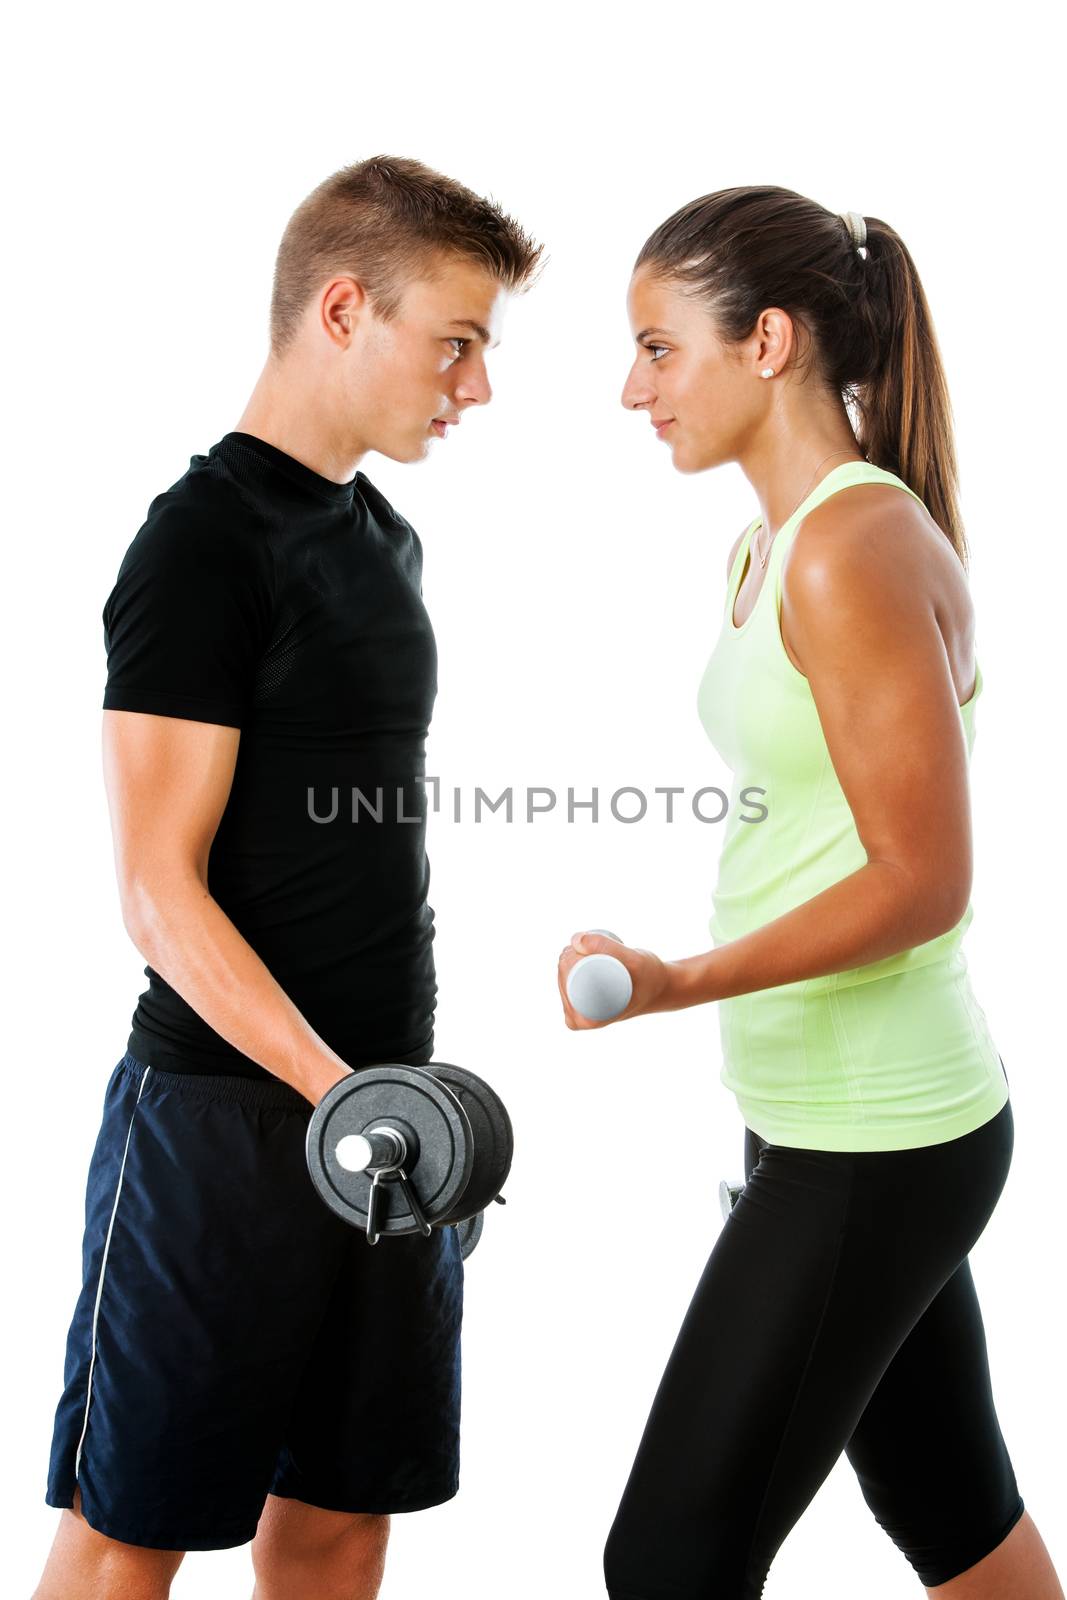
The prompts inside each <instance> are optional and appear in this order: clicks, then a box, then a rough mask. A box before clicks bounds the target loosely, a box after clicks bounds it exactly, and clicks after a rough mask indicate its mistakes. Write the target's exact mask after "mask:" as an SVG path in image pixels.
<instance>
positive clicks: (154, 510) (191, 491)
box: [131, 456, 270, 561]
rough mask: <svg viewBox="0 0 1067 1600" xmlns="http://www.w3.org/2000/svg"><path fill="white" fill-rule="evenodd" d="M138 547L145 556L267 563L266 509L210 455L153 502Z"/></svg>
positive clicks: (192, 464) (197, 460) (196, 459)
mask: <svg viewBox="0 0 1067 1600" xmlns="http://www.w3.org/2000/svg"><path fill="white" fill-rule="evenodd" d="M133 546H137V547H138V550H139V551H140V552H143V553H145V554H147V553H149V552H153V551H158V552H159V553H160V554H161V555H162V554H164V553H171V552H173V553H174V554H176V555H184V556H186V557H187V558H188V559H189V560H192V561H197V560H201V559H208V558H209V557H211V556H216V557H219V556H225V557H226V558H227V559H230V560H246V561H248V560H251V561H256V560H265V559H266V558H267V557H268V556H269V553H270V552H269V528H268V525H267V520H266V518H265V517H264V515H263V513H262V510H261V509H260V508H259V507H258V506H257V505H256V504H255V502H254V501H253V500H251V499H250V498H249V496H248V495H247V494H245V493H244V492H243V491H242V487H241V485H240V484H239V483H238V482H237V481H236V480H235V479H233V478H231V477H230V476H229V475H228V474H227V473H225V472H221V471H217V470H211V468H210V461H209V458H208V457H205V456H193V458H192V460H191V461H190V463H189V468H188V470H187V471H186V472H184V473H183V474H182V476H181V477H180V478H179V479H178V480H177V481H176V482H175V483H172V484H171V485H170V486H169V487H168V488H166V489H164V490H162V491H161V492H160V493H159V494H157V495H156V496H155V497H154V498H153V500H152V501H151V502H150V504H149V506H148V509H147V511H146V513H145V519H144V521H143V523H142V524H141V526H140V528H139V529H138V530H137V533H136V535H135V536H134V540H133V545H132V546H131V548H132V547H133Z"/></svg>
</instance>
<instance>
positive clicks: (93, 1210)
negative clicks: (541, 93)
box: [36, 157, 541, 1600]
mask: <svg viewBox="0 0 1067 1600" xmlns="http://www.w3.org/2000/svg"><path fill="white" fill-rule="evenodd" d="M540 254H541V246H539V245H535V244H534V243H533V241H532V240H531V239H530V238H529V237H528V236H527V235H526V234H525V233H524V232H523V231H522V230H521V229H520V228H519V226H518V225H517V224H516V223H515V222H514V221H513V220H512V219H511V218H509V217H507V216H505V215H504V214H502V213H501V212H500V211H499V210H498V209H497V208H496V207H495V206H494V205H493V204H491V203H490V202H487V201H485V200H483V199H481V198H479V197H478V196H477V195H474V194H472V193H471V191H470V190H468V189H466V188H464V187H463V186H462V185H460V184H458V183H456V182H454V181H452V180H451V179H448V178H446V177H443V176H442V175H441V174H439V173H437V172H434V171H431V170H429V169H428V168H426V167H424V166H422V165H421V164H420V163H418V162H415V161H410V160H401V159H396V158H392V157H375V158H372V159H369V160H367V161H363V162H360V163H358V164H357V165H355V166H351V167H347V168H345V169H343V170H342V171H340V172H338V173H336V174H335V175H334V176H332V177H331V178H328V179H327V180H326V181H325V182H324V183H323V184H321V185H320V186H319V187H318V188H317V189H316V190H315V191H314V192H313V193H312V194H311V195H310V196H309V197H308V199H307V200H306V201H305V202H304V203H303V204H302V205H301V206H300V207H299V209H298V210H297V211H296V212H295V214H294V215H293V217H292V218H291V220H290V222H289V224H288V227H287V229H286V232H285V234H284V237H283V239H282V242H281V247H280V249H279V252H278V259H277V264H276V268H275V277H274V289H273V297H272V302H271V349H270V354H269V357H268V360H267V363H266V366H265V367H264V370H263V372H262V374H261V375H260V378H259V380H258V382H257V384H256V386H255V389H254V391H253V393H252V397H251V399H250V400H249V402H248V405H247V407H246V408H245V411H244V414H243V415H242V417H241V419H240V421H239V422H238V424H237V428H236V430H235V431H233V432H231V433H228V434H226V435H225V437H224V438H223V439H221V440H220V441H219V443H217V444H216V445H214V446H213V447H212V448H211V449H210V450H209V451H208V453H207V455H197V456H194V457H193V458H192V460H191V462H190V465H189V470H188V471H187V472H186V473H185V475H184V476H183V477H182V478H180V479H179V481H178V482H177V483H176V484H174V485H173V486H172V487H171V488H170V489H168V490H166V491H165V492H164V493H163V494H161V495H159V496H157V498H156V499H155V500H153V502H152V504H151V506H150V507H149V511H148V517H147V520H146V521H145V523H144V525H143V527H142V528H141V529H140V531H139V532H138V534H137V536H136V538H135V539H134V540H133V542H132V544H131V545H130V547H129V549H128V550H127V552H126V555H125V557H124V559H123V562H122V565H121V567H120V569H119V574H118V580H117V582H116V584H115V587H114V589H113V590H112V592H111V595H110V596H109V598H108V601H107V604H106V606H105V608H104V625H105V640H106V644H107V650H108V678H107V687H106V690H105V694H104V729H103V744H104V770H105V778H106V784H107V792H108V801H109V805H110V811H111V822H112V829H113V834H114V843H115V860H116V867H117V872H118V881H119V889H120V895H121V901H122V913H123V920H124V922H125V925H126V928H127V930H128V931H129V934H130V937H131V938H132V939H133V941H134V943H135V944H136V946H137V948H138V949H139V950H140V951H141V952H142V953H143V955H144V956H145V959H146V961H147V962H148V963H149V965H148V967H147V968H146V976H147V977H148V980H149V986H148V988H147V989H146V990H145V992H144V993H143V994H142V995H141V996H140V999H139V1001H138V1004H137V1008H136V1011H135V1013H134V1016H133V1027H132V1032H131V1034H130V1037H129V1041H128V1047H127V1051H126V1054H125V1055H124V1057H123V1060H122V1061H121V1062H119V1064H118V1065H117V1066H116V1068H115V1069H114V1072H113V1073H112V1076H111V1079H110V1082H109V1085H108V1088H107V1092H106V1097H105V1103H104V1114H103V1121H102V1126H101V1130H100V1134H99V1137H98V1139H97V1144H96V1148H95V1151H94V1154H93V1158H92V1162H91V1166H90V1171H89V1181H88V1190H87V1199H86V1230H85V1238H84V1245H83V1259H84V1284H83V1288H82V1292H81V1296H80V1298H79V1300H78V1303H77V1307H76V1310H75V1314H74V1319H73V1322H72V1325H71V1328H70V1334H69V1339H68V1345H67V1356H66V1370H65V1388H64V1391H63V1395H62V1398H61V1399H60V1402H59V1406H58V1409H57V1413H56V1420H55V1432H54V1437H53V1443H52V1453H51V1462H50V1468H49V1476H48V1488H47V1495H46V1499H47V1502H48V1504H49V1505H53V1506H57V1507H62V1508H64V1510H63V1516H62V1518H61V1523H60V1527H59V1530H58V1533H57V1536H56V1540H55V1543H54V1545H53V1548H52V1551H51V1554H50V1556H49V1559H48V1563H47V1565H46V1568H45V1572H44V1575H43V1577H42V1579H41V1582H40V1585H39V1587H38V1589H37V1590H36V1600H78V1597H79V1596H86V1597H87V1596H89V1595H90V1594H91V1595H92V1596H93V1597H94V1600H107V1597H110V1596H118V1595H120V1594H121V1595H122V1596H124V1597H127V1600H129V1597H133V1596H138V1597H139V1596H146V1597H147V1596H152V1597H156V1596H165V1595H166V1594H167V1593H168V1592H169V1588H170V1582H171V1579H172V1578H173V1575H174V1573H175V1572H176V1570H177V1568H178V1566H179V1565H180V1563H181V1560H182V1557H183V1554H184V1552H185V1551H186V1550H190V1549H195V1550H209V1549H221V1548H226V1547H229V1546H233V1545H237V1544H242V1543H245V1542H246V1541H248V1540H252V1558H253V1565H254V1568H255V1573H256V1586H255V1600H302V1597H304V1596H307V1597H311V1596H315V1597H318V1600H321V1597H322V1596H324V1595H326V1594H329V1595H338V1596H340V1595H344V1596H345V1597H346V1600H347V1597H351V1600H364V1597H373V1596H375V1595H376V1594H377V1593H378V1587H379V1584H380V1581H381V1575H382V1569H383V1562H384V1554H385V1546H386V1541H387V1538H388V1529H389V1514H390V1513H391V1512H393V1511H414V1510H419V1509H421V1508H423V1507H426V1506H431V1505H437V1504H440V1503H441V1502H442V1501H445V1500H447V1499H449V1498H450V1497H451V1496H452V1495H453V1494H455V1492H456V1490H457V1487H458V1459H459V1457H458V1441H459V1404H460V1353H459V1340H460V1324H461V1319H462V1292H463V1269H462V1262H461V1258H460V1255H459V1245H458V1240H457V1237H456V1234H455V1231H454V1230H453V1229H449V1228H445V1229H435V1230H434V1232H433V1234H432V1235H431V1237H430V1238H429V1239H427V1238H424V1237H423V1236H422V1235H421V1234H416V1235H412V1236H404V1237H394V1238H387V1239H383V1240H382V1241H381V1242H380V1243H379V1244H378V1245H377V1246H376V1247H374V1248H371V1247H369V1246H368V1244H367V1239H366V1235H365V1234H364V1233H362V1232H361V1231H360V1230H359V1229H357V1228H354V1227H349V1226H348V1225H347V1224H345V1223H344V1222H343V1221H341V1219H340V1218H338V1217H336V1216H335V1215H334V1214H333V1213H332V1212H331V1211H330V1210H328V1208H327V1207H326V1206H325V1205H323V1203H322V1201H321V1200H320V1199H319V1197H318V1196H317V1194H316V1193H315V1191H314V1188H313V1186H312V1183H311V1179H310V1176H309V1174H308V1172H307V1168H306V1163H305V1158H304V1135H305V1130H306V1126H307V1122H308V1119H309V1117H310V1115H311V1110H312V1107H313V1106H314V1105H315V1104H317V1102H318V1101H319V1100H320V1099H321V1098H322V1096H323V1095H324V1094H325V1092H326V1091H327V1090H328V1089H329V1088H330V1087H331V1085H332V1084H334V1083H336V1082H337V1081H338V1080H339V1079H340V1078H341V1077H342V1076H343V1075H344V1074H345V1073H347V1072H350V1071H352V1070H354V1069H356V1068H358V1067H361V1066H365V1065H369V1064H370V1063H372V1062H375V1061H382V1060H387V1061H398V1062H405V1061H406V1062H410V1063H413V1064H417V1065H421V1064H424V1063H426V1062H428V1061H429V1060H430V1059H431V1056H432V1053H433V1016H434V999H435V995H436V984H435V980H434V963H433V956H432V950H431V943H432V940H433V912H432V910H431V909H430V908H429V906H428V905H427V901H426V892H427V885H428V881H429V868H428V864H427V860H426V854H425V812H426V798H425V790H424V784H423V783H422V781H421V780H422V779H423V778H424V777H425V738H426V733H427V728H428V725H429V721H430V716H431V712H432V709H433V704H434V698H435V695H436V689H437V682H436V650H435V644H434V637H433V632H432V629H431V626H430V620H429V617H428V616H427V613H426V610H425V607H424V605H423V602H422V593H421V581H420V580H421V573H422V546H421V544H420V541H419V538H418V535H417V534H416V533H415V531H414V529H413V528H412V527H411V526H410V524H409V523H407V522H406V521H405V520H404V518H403V517H401V516H400V515H399V514H398V513H397V512H395V511H394V510H393V508H392V506H390V504H389V502H388V501H387V500H386V499H385V497H384V495H382V494H381V493H380V492H379V491H378V490H377V489H376V488H375V487H374V485H373V484H372V483H371V482H370V480H369V479H368V478H367V477H366V476H365V475H364V474H363V473H362V472H359V471H356V467H357V465H358V463H359V462H360V461H361V460H362V458H363V457H364V455H365V454H366V453H367V452H368V451H371V450H377V451H379V452H380V453H381V454H382V455H386V456H389V457H390V458H391V459H392V460H394V461H419V460H422V459H423V458H424V457H425V456H426V455H427V454H428V452H429V450H430V445H431V441H432V440H433V438H434V437H435V436H436V437H443V436H444V434H445V432H446V430H447V429H448V428H449V427H450V426H454V425H456V424H457V423H458V422H459V421H460V420H461V417H462V415H463V413H464V411H466V410H467V408H468V407H470V406H474V405H484V404H486V403H487V401H488V400H489V398H490V388H489V381H488V377H487V374H486V362H485V351H486V348H487V347H491V346H492V345H495V344H496V343H498V342H499V329H500V324H501V319H502V316H503V312H504V308H505V304H506V302H507V300H508V298H509V296H510V295H511V294H512V293H515V292H521V291H522V290H523V289H524V288H526V287H528V286H529V284H530V283H531V282H532V280H533V276H534V268H535V266H536V264H537V262H538V259H539V257H540ZM353 473H354V474H355V475H354V476H353ZM357 796H361V797H363V798H361V799H357ZM368 805H369V806H370V807H375V806H376V809H377V815H378V816H380V819H381V820H380V821H378V820H375V817H374V815H372V814H371V812H370V811H369V810H368Z"/></svg>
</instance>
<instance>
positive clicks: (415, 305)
mask: <svg viewBox="0 0 1067 1600" xmlns="http://www.w3.org/2000/svg"><path fill="white" fill-rule="evenodd" d="M432 271H433V276H432V277H429V278H419V279H415V280H413V281H412V282H410V283H408V284H407V285H406V286H405V288H404V292H403V298H402V301H401V305H400V309H399V311H398V312H397V314H396V316H395V317H394V318H393V320H392V321H391V322H383V321H382V320H381V319H380V318H379V317H377V316H376V315H375V313H374V310H373V306H372V304H371V302H370V301H369V300H367V299H365V298H364V297H362V292H361V291H360V295H359V298H358V299H357V302H356V309H357V311H358V315H357V316H356V317H355V320H354V324H353V328H352V337H351V340H350V341H349V342H348V344H347V347H346V348H345V349H344V351H343V362H344V365H343V384H344V389H345V393H346V396H347V397H348V400H349V401H350V405H351V411H352V415H353V428H354V432H355V433H356V434H358V435H359V443H360V445H361V446H362V448H363V449H366V450H377V451H378V452H379V454H381V455H384V456H388V457H389V458H390V459H391V460H393V461H421V460H422V459H423V457H424V456H426V455H427V454H428V453H429V450H430V446H431V445H432V443H433V441H434V439H440V438H445V437H446V436H447V433H448V431H449V429H450V428H452V427H455V426H457V425H458V423H459V420H460V418H461V416H462V414H463V413H464V412H465V411H466V410H467V409H468V407H470V406H475V405H485V404H487V402H488V401H489V400H490V399H491V397H492V389H491V388H490V386H489V377H488V374H487V372H486V365H485V356H486V351H487V350H488V349H490V348H492V347H493V346H495V345H497V344H499V342H500V328H501V324H502V322H503V315H504V309H505V306H506V304H507V301H508V299H509V297H510V296H509V291H508V290H507V289H505V288H504V287H503V285H502V284H501V283H500V280H499V279H498V278H495V277H493V276H492V275H491V274H490V273H488V272H487V271H485V270H484V269H483V268H481V267H479V266H478V265H477V263H475V262H472V261H468V260H465V259H463V258H461V257H456V256H438V257H437V258H436V259H435V261H434V264H433V268H432Z"/></svg>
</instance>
